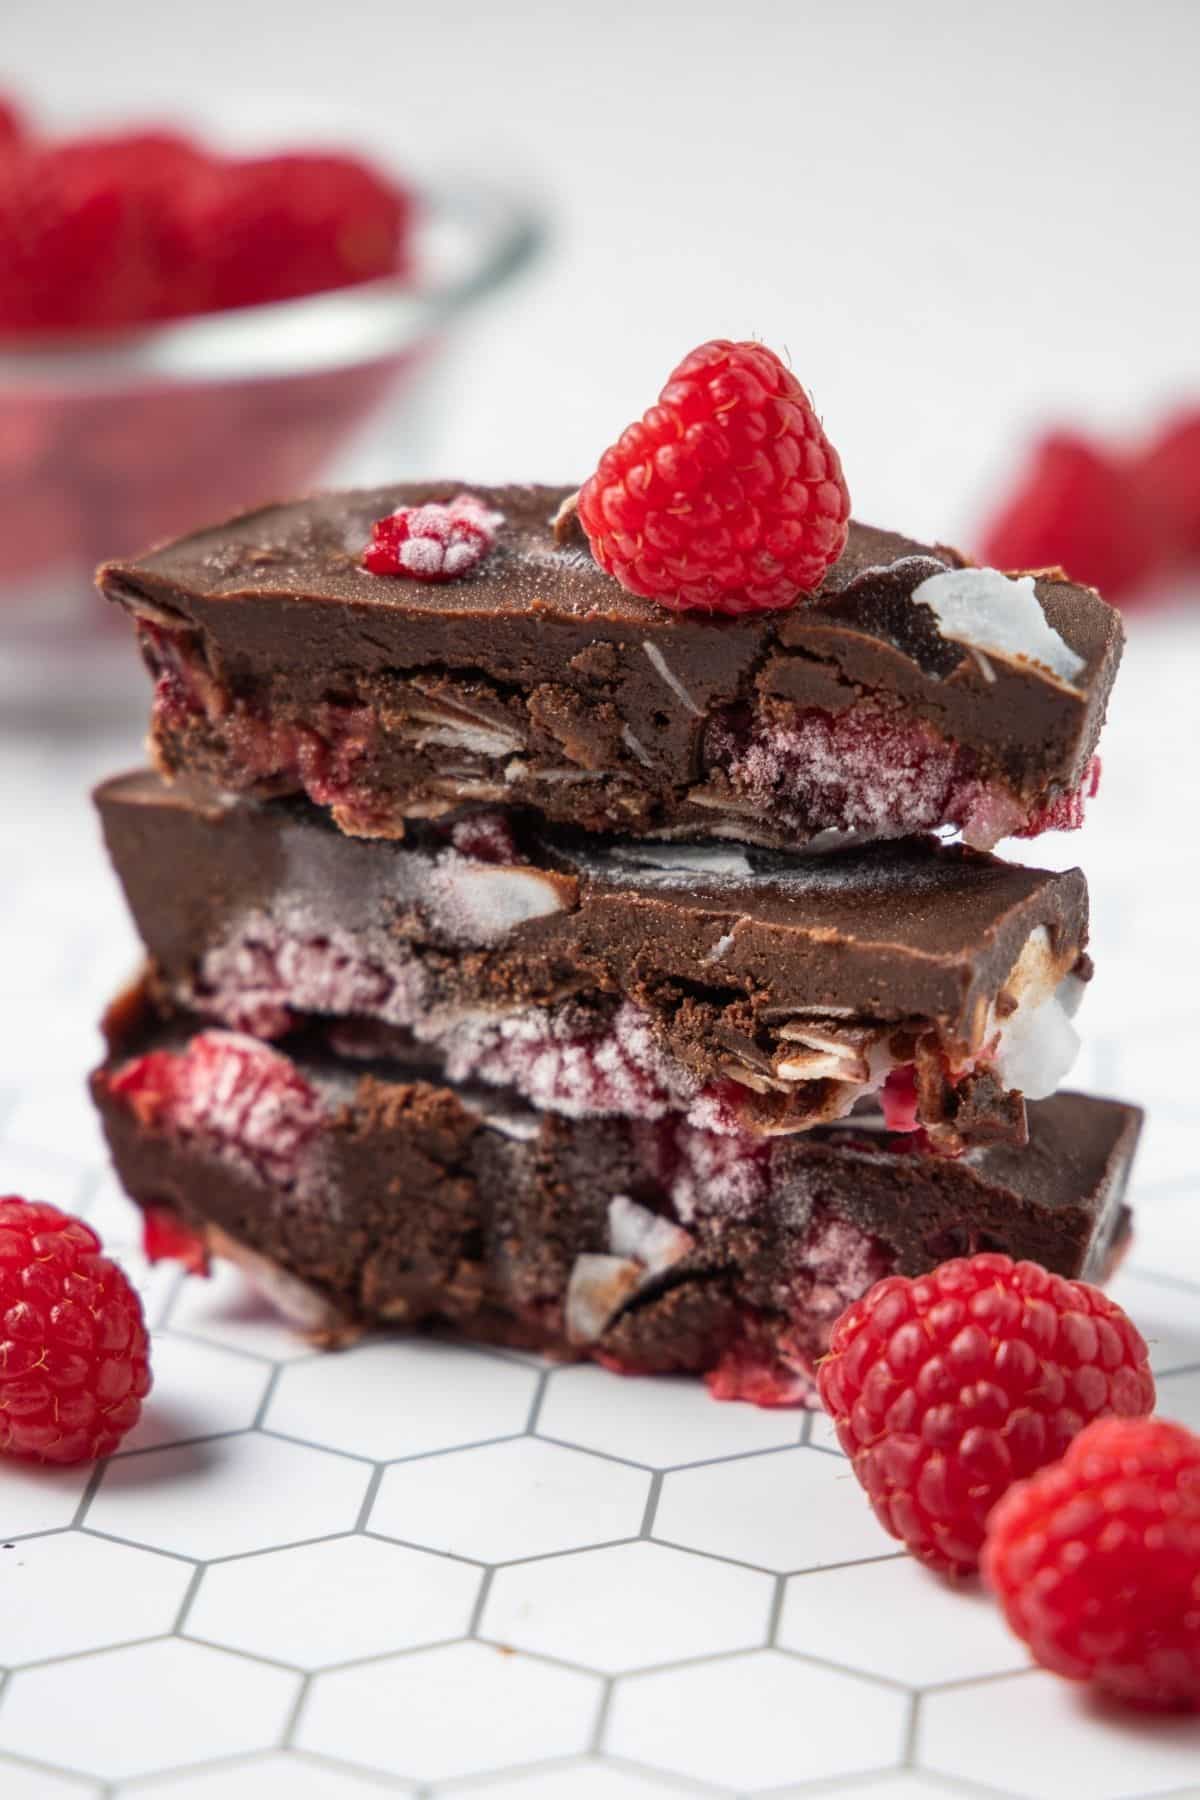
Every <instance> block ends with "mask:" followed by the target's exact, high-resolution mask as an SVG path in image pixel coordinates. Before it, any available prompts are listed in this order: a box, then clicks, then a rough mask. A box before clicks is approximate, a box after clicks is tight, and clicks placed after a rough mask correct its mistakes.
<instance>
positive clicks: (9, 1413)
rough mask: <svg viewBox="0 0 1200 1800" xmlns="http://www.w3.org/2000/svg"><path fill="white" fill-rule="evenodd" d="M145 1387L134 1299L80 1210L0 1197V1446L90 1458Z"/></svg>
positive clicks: (143, 1342) (62, 1458) (144, 1354)
mask: <svg viewBox="0 0 1200 1800" xmlns="http://www.w3.org/2000/svg"><path fill="white" fill-rule="evenodd" d="M149 1392H150V1360H149V1344H148V1340H147V1336H146V1327H145V1324H144V1322H143V1320H142V1305H141V1301H140V1300H139V1299H138V1297H137V1294H136V1293H135V1292H134V1290H133V1288H132V1287H131V1286H130V1284H129V1281H128V1279H127V1277H126V1275H125V1274H124V1272H123V1270H121V1269H119V1268H118V1267H117V1265H116V1264H115V1263H114V1262H110V1260H109V1259H108V1257H107V1256H104V1255H102V1254H101V1250H100V1240H99V1238H98V1237H97V1236H96V1234H95V1232H94V1231H92V1230H91V1228H90V1227H89V1226H87V1225H85V1224H84V1223H83V1222H82V1220H80V1219H73V1218H71V1217H70V1216H69V1215H68V1214H67V1213H62V1212H59V1210H58V1208H57V1207H55V1206H44V1205H40V1204H31V1203H30V1202H29V1201H27V1200H19V1199H18V1198H17V1197H16V1195H15V1194H14V1195H9V1196H8V1197H7V1198H6V1199H3V1200H0V1452H4V1451H7V1452H8V1453H9V1454H10V1455H14V1456H27V1457H31V1458H34V1459H36V1460H37V1461H39V1462H47V1463H79V1462H91V1461H92V1460H93V1459H94V1458H96V1457H98V1456H108V1455H110V1454H111V1452H112V1451H114V1450H115V1449H116V1447H117V1445H118V1444H119V1443H120V1441H121V1439H122V1438H123V1437H124V1436H125V1433H126V1432H127V1431H129V1430H131V1429H132V1427H133V1426H134V1425H136V1424H137V1421H138V1417H139V1415H140V1413H141V1410H142V1401H143V1400H144V1399H145V1397H146V1395H147V1394H148V1393H149Z"/></svg>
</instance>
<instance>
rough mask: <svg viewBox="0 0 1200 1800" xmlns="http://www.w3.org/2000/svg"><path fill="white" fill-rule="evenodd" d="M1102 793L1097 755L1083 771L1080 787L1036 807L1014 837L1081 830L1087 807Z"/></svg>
mask: <svg viewBox="0 0 1200 1800" xmlns="http://www.w3.org/2000/svg"><path fill="white" fill-rule="evenodd" d="M1099 792H1100V758H1099V757H1098V756H1093V758H1092V760H1091V761H1090V762H1089V763H1088V766H1087V768H1086V769H1085V770H1084V771H1083V775H1082V778H1081V779H1080V783H1079V786H1078V787H1076V788H1072V789H1071V791H1070V793H1069V794H1059V795H1058V796H1057V798H1056V799H1054V800H1047V801H1046V803H1045V805H1044V806H1039V807H1037V808H1035V810H1034V811H1033V812H1031V813H1030V815H1029V817H1028V818H1027V819H1026V821H1025V823H1024V824H1023V825H1018V826H1017V828H1016V830H1015V831H1014V832H1013V836H1014V837H1019V838H1033V837H1040V836H1041V835H1042V833H1043V831H1078V830H1080V828H1081V827H1082V825H1083V817H1084V808H1085V806H1086V804H1087V802H1088V801H1089V800H1094V799H1095V798H1096V795H1097V794H1098V793H1099Z"/></svg>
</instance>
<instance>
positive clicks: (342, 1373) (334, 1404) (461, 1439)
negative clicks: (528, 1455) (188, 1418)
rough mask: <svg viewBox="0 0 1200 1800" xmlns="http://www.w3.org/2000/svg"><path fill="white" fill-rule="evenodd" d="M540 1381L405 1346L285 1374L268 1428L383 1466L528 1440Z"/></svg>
mask: <svg viewBox="0 0 1200 1800" xmlns="http://www.w3.org/2000/svg"><path fill="white" fill-rule="evenodd" d="M537 1382H538V1377H537V1374H536V1371H534V1370H533V1369H529V1368H525V1367H523V1366H522V1365H520V1364H518V1363H513V1362H506V1361H504V1360H503V1359H502V1358H500V1357H497V1356H488V1355H486V1354H484V1353H483V1352H481V1351H478V1350H471V1349H468V1348H466V1347H465V1346H460V1345H458V1344H442V1343H435V1342H431V1341H429V1340H428V1339H425V1338H409V1339H404V1340H401V1341H398V1342H393V1341H384V1342H375V1343H368V1344H364V1345H361V1346H360V1347H359V1348H358V1349H355V1350H343V1351H342V1352H341V1353H340V1354H339V1355H337V1356H320V1357H316V1358H313V1359H310V1360H309V1361H306V1362H302V1363H295V1364H293V1365H292V1366H291V1367H289V1368H286V1369H285V1370H284V1372H283V1374H282V1375H281V1377H280V1380H279V1385H278V1387H277V1388H276V1390H275V1393H274V1394H273V1395H272V1397H271V1404H270V1406H269V1407H268V1409H267V1416H266V1425H267V1427H268V1428H269V1429H270V1430H272V1431H282V1432H286V1433H287V1434H288V1435H289V1436H291V1437H298V1438H303V1439H305V1440H306V1442H308V1443H314V1444H326V1445H328V1446H329V1447H330V1448H331V1449H334V1450H349V1451H352V1452H354V1453H356V1454H357V1455H359V1456H370V1457H374V1458H375V1459H376V1460H377V1461H380V1462H386V1461H389V1460H391V1459H392V1458H393V1457H400V1456H416V1455H419V1454H420V1453H421V1452H423V1451H426V1450H449V1449H451V1448H453V1447H454V1446H455V1445H459V1444H463V1445H466V1444H473V1443H478V1442H480V1441H481V1440H482V1439H484V1438H502V1437H512V1436H514V1435H515V1434H516V1433H518V1432H521V1431H524V1429H525V1422H526V1419H527V1418H528V1416H529V1409H530V1406H531V1405H532V1403H533V1397H534V1394H535V1393H536V1392H537Z"/></svg>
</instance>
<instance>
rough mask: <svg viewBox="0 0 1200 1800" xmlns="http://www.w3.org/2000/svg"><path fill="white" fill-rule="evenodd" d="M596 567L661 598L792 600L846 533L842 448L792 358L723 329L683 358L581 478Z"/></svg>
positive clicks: (707, 606) (705, 605) (756, 604)
mask: <svg viewBox="0 0 1200 1800" xmlns="http://www.w3.org/2000/svg"><path fill="white" fill-rule="evenodd" d="M578 513H579V520H580V523H581V524H582V526H583V529H584V531H585V532H586V533H587V537H588V541H589V543H590V544H591V546H592V554H593V555H594V556H595V558H596V561H597V562H598V563H599V564H600V566H601V568H603V569H606V570H607V571H608V573H609V574H610V575H615V576H616V578H617V580H618V581H619V582H620V583H621V585H622V587H626V588H628V589H629V590H630V591H631V592H632V593H635V594H644V595H645V596H646V597H647V598H648V599H651V600H658V601H660V602H661V603H662V605H664V606H670V607H678V608H689V607H695V608H697V609H699V610H702V611H708V612H721V613H746V612H764V611H767V610H770V609H772V608H775V607H784V606H793V605H795V603H796V601H797V600H798V599H799V598H800V596H801V594H804V593H811V592H812V591H813V589H815V588H817V587H819V586H820V584H821V581H822V579H823V577H824V575H825V572H826V570H827V569H828V568H829V567H830V565H831V564H832V563H835V562H836V561H837V559H838V557H839V556H840V555H841V553H842V549H843V547H844V545H845V542H846V530H847V521H848V520H849V517H850V496H849V494H848V493H847V491H846V483H845V479H844V477H843V475H842V466H841V463H840V461H839V460H838V454H837V451H836V450H835V449H834V448H833V446H832V444H831V443H830V442H829V439H828V438H827V437H826V436H825V433H824V430H823V429H822V427H821V423H820V421H819V420H818V418H817V416H816V414H815V412H814V411H813V407H812V402H811V400H810V399H809V397H808V395H807V394H806V393H805V391H804V389H803V388H802V387H801V386H800V383H799V382H798V381H797V380H796V378H795V376H794V375H793V374H792V373H791V371H790V370H789V369H787V368H785V367H784V365H783V363H782V362H781V361H780V360H779V358H778V357H777V356H776V355H775V353H774V351H772V350H768V349H767V348H766V347H765V346H764V345H762V344H754V343H731V342H730V341H728V340H727V339H724V338H715V339H713V341H712V342H711V343H707V344H701V345H700V346H699V348H698V349H696V350H693V351H692V352H691V354H690V355H689V356H686V357H685V358H684V360H683V361H682V362H681V363H680V364H679V366H678V368H677V369H675V370H674V372H673V373H672V375H671V377H670V379H669V380H668V382H667V385H666V386H665V387H664V388H663V390H662V393H661V394H660V395H659V397H658V401H657V404H656V405H654V406H652V407H651V408H650V410H649V412H647V413H646V414H645V416H644V417H643V418H641V419H639V420H637V421H636V423H634V424H633V425H630V426H629V427H628V429H627V430H626V431H625V432H623V433H622V435H621V437H620V438H619V439H618V441H617V442H616V443H615V444H614V445H613V446H612V448H611V449H609V450H606V451H605V453H604V455H603V456H602V457H601V459H600V466H599V468H598V469H597V470H596V473H595V474H594V475H592V476H591V477H590V478H589V479H588V480H587V481H585V482H584V484H583V486H582V488H581V489H580V490H579V500H578Z"/></svg>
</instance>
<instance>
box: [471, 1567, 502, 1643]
mask: <svg viewBox="0 0 1200 1800" xmlns="http://www.w3.org/2000/svg"><path fill="white" fill-rule="evenodd" d="M495 1573H496V1571H495V1568H494V1567H493V1568H487V1569H484V1570H483V1571H482V1573H481V1575H480V1578H479V1587H478V1589H477V1590H476V1593H475V1599H474V1601H473V1603H472V1606H471V1617H470V1621H469V1623H468V1625H467V1636H468V1637H469V1638H478V1637H479V1635H480V1632H481V1630H482V1627H483V1615H484V1613H485V1612H486V1611H487V1603H488V1596H489V1595H490V1594H491V1591H492V1577H493V1576H494V1575H495Z"/></svg>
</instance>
